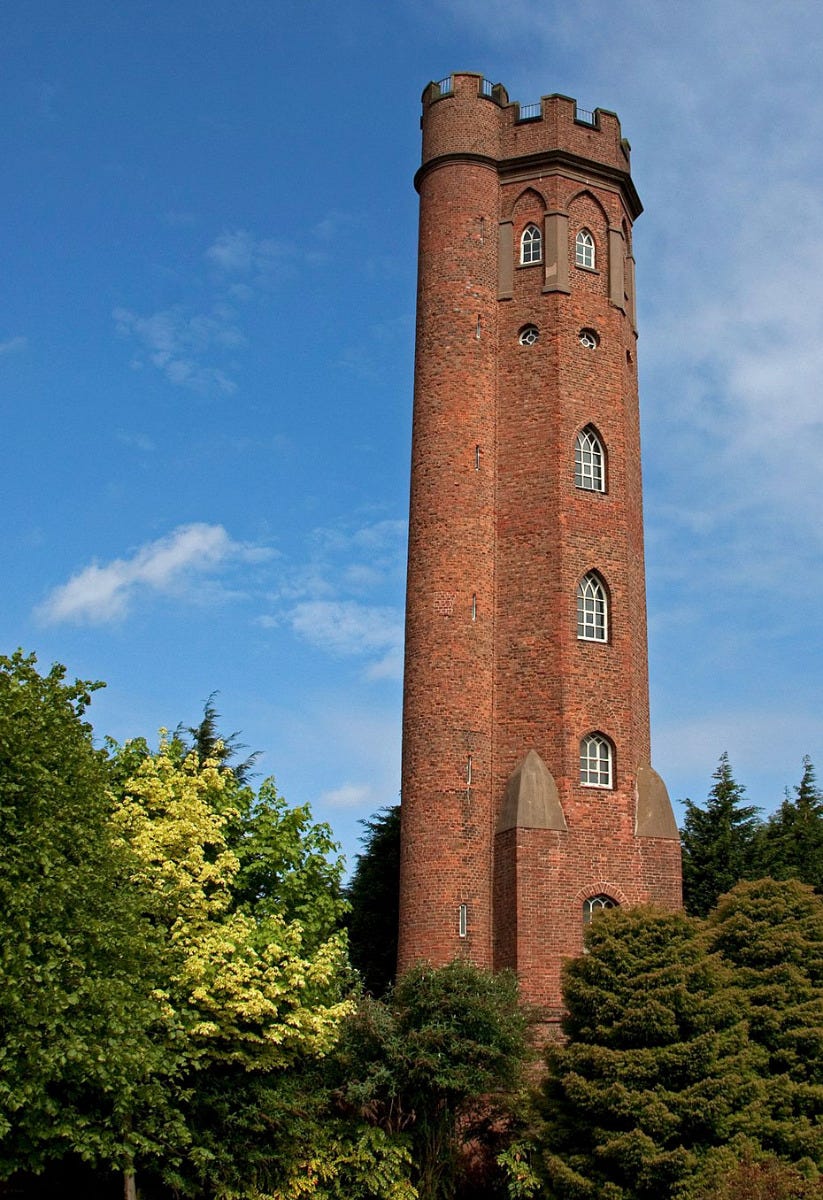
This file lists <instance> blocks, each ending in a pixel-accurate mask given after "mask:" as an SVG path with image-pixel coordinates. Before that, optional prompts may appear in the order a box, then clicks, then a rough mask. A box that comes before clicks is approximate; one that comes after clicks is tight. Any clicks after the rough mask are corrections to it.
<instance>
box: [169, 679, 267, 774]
mask: <svg viewBox="0 0 823 1200" xmlns="http://www.w3.org/2000/svg"><path fill="white" fill-rule="evenodd" d="M216 695H217V692H212V694H211V695H210V696H209V698H208V700H207V701H206V703H205V704H204V705H203V716H202V717H201V718H200V721H199V722H198V723H197V725H183V724H180V725H178V726H177V728H176V729H175V731H174V740H175V741H176V742H178V743H179V745H180V748H181V751H182V757H183V758H187V757H188V755H189V754H191V753H192V752H194V753H195V754H196V755H197V759H198V762H205V761H206V760H207V759H210V760H212V761H214V762H217V763H218V764H219V767H220V769H221V770H224V771H231V773H232V775H233V776H234V778H235V779H236V780H237V782H238V783H239V784H241V785H246V784H248V782H249V780H250V778H251V774H252V771H253V769H254V765H255V763H256V762H257V760H258V758H259V757H260V751H259V750H255V751H253V753H252V754H250V755H249V756H248V758H245V759H243V761H242V762H237V756H238V755H239V753H240V751H241V750H248V746H246V745H245V744H244V743H243V742H241V741H239V740H238V739H239V738H240V732H239V730H235V732H234V733H230V734H229V735H228V736H227V737H224V736H223V735H222V734H221V733H220V732H219V731H218V728H217V722H218V721H219V720H220V713H219V712H218V711H217V709H216V707H215V704H214V697H215V696H216Z"/></svg>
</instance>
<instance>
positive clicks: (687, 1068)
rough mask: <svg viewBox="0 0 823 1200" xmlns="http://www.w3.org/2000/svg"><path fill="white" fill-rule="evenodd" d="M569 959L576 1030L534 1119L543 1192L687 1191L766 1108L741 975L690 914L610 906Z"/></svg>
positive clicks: (612, 1196)
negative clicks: (713, 949)
mask: <svg viewBox="0 0 823 1200" xmlns="http://www.w3.org/2000/svg"><path fill="white" fill-rule="evenodd" d="M586 940H587V950H588V953H587V954H585V955H584V956H583V957H581V958H579V959H576V960H573V961H571V962H570V963H569V964H568V967H567V970H566V977H565V989H564V999H565V1002H566V1007H567V1016H566V1018H565V1020H564V1032H565V1033H566V1036H567V1039H568V1041H567V1042H566V1044H565V1045H562V1046H551V1047H550V1048H549V1050H548V1053H547V1064H548V1074H547V1078H546V1080H545V1082H544V1085H543V1093H542V1101H541V1103H540V1107H539V1116H540V1121H539V1124H538V1129H537V1143H538V1146H539V1151H538V1159H537V1163H536V1166H537V1169H538V1173H539V1174H541V1175H542V1177H543V1187H542V1190H541V1191H540V1192H539V1195H540V1196H541V1197H546V1198H551V1200H583V1198H587V1200H588V1198H590V1200H595V1198H596V1200H660V1198H661V1197H669V1196H677V1197H686V1196H689V1195H690V1194H691V1189H692V1187H694V1186H696V1185H697V1181H698V1180H700V1178H701V1176H702V1174H703V1173H704V1172H705V1171H706V1170H707V1169H708V1168H709V1167H710V1166H711V1164H712V1161H713V1158H714V1157H715V1156H716V1155H718V1154H725V1147H726V1146H727V1144H728V1143H729V1142H731V1141H732V1140H733V1139H735V1138H741V1137H743V1136H744V1135H745V1133H746V1131H747V1130H748V1129H749V1128H750V1127H751V1126H752V1125H753V1124H757V1123H758V1121H760V1119H761V1115H760V1114H761V1112H762V1108H763V1103H764V1096H765V1083H764V1080H763V1074H762V1073H763V1065H764V1063H765V1061H766V1053H765V1051H764V1050H763V1049H762V1048H761V1047H759V1046H756V1045H753V1044H752V1043H750V1041H749V1039H748V1035H747V1026H746V1020H745V1008H744V1006H742V1004H741V997H740V994H739V993H738V992H737V990H736V989H735V987H734V981H733V976H732V972H731V971H730V969H729V968H728V967H726V966H725V965H724V963H723V962H722V961H721V959H720V956H719V955H718V954H708V953H707V952H706V949H705V946H704V945H703V944H702V941H701V938H700V926H699V923H697V922H696V921H694V920H693V919H690V918H689V917H686V916H684V915H683V914H682V913H664V912H657V911H655V910H649V909H635V910H631V911H630V910H628V909H614V910H612V911H610V912H605V913H602V914H601V915H600V916H599V917H598V918H597V920H595V921H593V922H592V924H591V926H590V927H589V929H588V930H587V935H586Z"/></svg>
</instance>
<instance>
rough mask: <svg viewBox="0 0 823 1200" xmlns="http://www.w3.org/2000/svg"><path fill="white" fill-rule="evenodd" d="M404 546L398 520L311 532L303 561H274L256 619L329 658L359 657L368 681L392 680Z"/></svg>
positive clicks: (398, 653)
mask: <svg viewBox="0 0 823 1200" xmlns="http://www.w3.org/2000/svg"><path fill="white" fill-rule="evenodd" d="M405 548H406V522H405V521H397V520H379V521H373V522H369V523H367V524H365V525H361V526H357V527H345V528H344V527H338V528H321V529H316V530H315V531H314V533H313V535H312V537H311V539H310V544H309V555H308V558H307V560H305V561H303V562H294V561H292V562H291V563H290V562H289V561H288V559H283V560H281V561H280V562H279V563H278V577H277V582H276V587H275V588H274V589H272V591H271V593H270V595H269V610H268V611H267V612H265V613H263V614H262V615H261V616H260V617H259V618H258V623H259V624H261V625H262V626H263V627H269V628H274V627H277V626H283V625H285V626H288V627H289V628H291V629H292V631H293V632H294V633H295V634H296V635H297V636H298V637H299V638H301V639H302V640H303V641H306V642H308V643H310V644H311V645H313V646H315V647H317V648H318V649H321V650H324V651H326V652H327V653H329V654H331V655H333V656H334V657H336V658H353V659H359V660H360V661H361V662H362V663H363V664H364V665H363V674H364V676H365V678H367V679H371V680H379V679H397V678H399V677H400V675H401V673H402V661H403V607H402V594H403V582H404V572H405Z"/></svg>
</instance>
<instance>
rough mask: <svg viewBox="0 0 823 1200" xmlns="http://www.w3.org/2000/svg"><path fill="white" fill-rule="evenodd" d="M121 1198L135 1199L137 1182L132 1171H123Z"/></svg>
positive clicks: (125, 1199) (126, 1199) (124, 1199)
mask: <svg viewBox="0 0 823 1200" xmlns="http://www.w3.org/2000/svg"><path fill="white" fill-rule="evenodd" d="M123 1200H137V1184H136V1183H135V1179H134V1171H124V1172H123Z"/></svg>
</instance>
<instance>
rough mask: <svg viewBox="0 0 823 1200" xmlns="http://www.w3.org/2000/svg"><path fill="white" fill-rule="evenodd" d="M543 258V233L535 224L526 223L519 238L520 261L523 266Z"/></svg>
mask: <svg viewBox="0 0 823 1200" xmlns="http://www.w3.org/2000/svg"><path fill="white" fill-rule="evenodd" d="M542 258H543V235H542V234H541V232H540V230H539V229H538V228H537V226H536V225H527V226H526V228H525V229H524V230H523V235H522V237H521V238H520V262H521V263H522V265H523V266H528V265H529V264H530V263H539V262H540V261H541V260H542Z"/></svg>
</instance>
